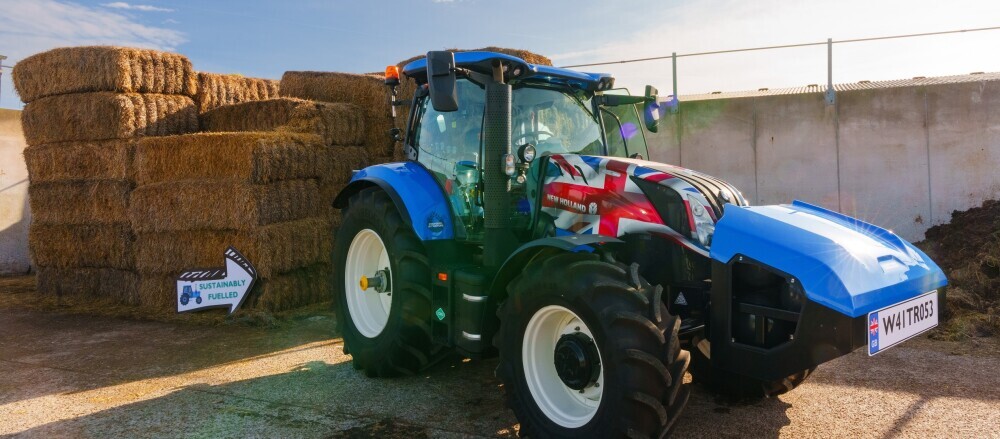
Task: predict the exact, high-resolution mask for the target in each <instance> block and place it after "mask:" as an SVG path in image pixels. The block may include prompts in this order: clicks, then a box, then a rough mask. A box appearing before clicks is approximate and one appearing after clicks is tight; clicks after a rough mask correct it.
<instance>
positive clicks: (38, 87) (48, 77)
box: [13, 47, 198, 303]
mask: <svg viewBox="0 0 1000 439" xmlns="http://www.w3.org/2000/svg"><path fill="white" fill-rule="evenodd" d="M13 77H14V84H15V87H16V88H17V91H18V93H19V94H20V95H21V98H22V99H23V100H24V101H25V102H27V105H26V106H25V109H24V112H23V113H22V120H21V122H22V126H23V129H24V135H25V139H26V140H27V143H28V144H29V147H28V148H27V149H25V152H24V156H25V162H26V164H27V167H28V175H29V196H30V203H31V210H32V220H33V222H32V225H31V230H30V233H29V246H30V248H31V252H32V258H33V260H34V265H35V267H36V268H37V270H38V276H37V282H38V289H39V291H40V292H42V293H49V294H92V295H101V296H111V297H113V298H116V299H118V300H119V301H122V302H127V303H136V301H137V297H136V295H135V287H136V285H137V276H136V274H135V272H134V269H135V257H134V251H135V247H134V243H135V234H134V232H133V231H132V227H131V225H130V222H129V216H128V207H129V199H130V196H131V191H132V189H133V187H134V186H135V182H134V178H133V174H134V173H133V170H132V161H133V157H134V153H135V148H136V145H137V139H138V138H139V137H144V136H162V135H173V134H181V133H187V132H193V131H196V130H197V128H198V112H197V107H195V104H194V101H193V100H192V97H193V96H194V95H195V94H196V92H197V87H198V84H197V77H196V75H195V74H194V71H193V70H192V68H191V62H190V61H188V59H187V58H185V57H183V56H181V55H176V54H170V53H163V52H157V51H152V50H145V49H130V48H118V47H74V48H62V49H55V50H51V51H48V52H45V53H40V54H37V55H34V56H32V57H29V58H27V59H25V60H23V61H21V62H19V63H18V64H17V66H16V67H15V68H14V72H13Z"/></svg>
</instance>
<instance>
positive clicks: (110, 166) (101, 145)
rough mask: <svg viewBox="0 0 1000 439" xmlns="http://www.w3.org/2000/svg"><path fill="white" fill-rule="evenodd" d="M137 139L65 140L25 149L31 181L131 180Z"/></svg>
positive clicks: (25, 159)
mask: <svg viewBox="0 0 1000 439" xmlns="http://www.w3.org/2000/svg"><path fill="white" fill-rule="evenodd" d="M134 152H135V140H134V139H115V140H99V141H90V142H62V143H48V144H45V145H37V146H29V147H27V148H25V150H24V161H25V163H26V164H27V166H28V178H29V179H30V181H31V183H32V184H35V183H44V182H55V181H78V180H130V179H131V178H132V177H131V173H132V172H131V170H132V155H133V154H134Z"/></svg>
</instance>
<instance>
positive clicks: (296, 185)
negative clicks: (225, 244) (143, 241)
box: [129, 180, 325, 232]
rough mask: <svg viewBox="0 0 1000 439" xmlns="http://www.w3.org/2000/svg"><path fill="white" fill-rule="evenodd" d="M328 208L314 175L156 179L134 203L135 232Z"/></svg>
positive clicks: (220, 225)
mask: <svg viewBox="0 0 1000 439" xmlns="http://www.w3.org/2000/svg"><path fill="white" fill-rule="evenodd" d="M323 213H325V211H324V210H323V206H322V204H321V203H320V200H319V187H318V185H317V182H316V181H315V180H287V181H280V182H276V183H270V184H266V185H254V184H248V183H244V182H239V181H232V180H227V181H216V180H186V181H180V182H164V183H155V184H150V185H144V186H139V187H136V188H135V190H133V191H132V195H131V201H130V203H129V218H130V219H131V222H132V225H133V227H135V230H136V232H152V231H170V230H174V231H176V230H245V229H252V228H254V227H257V226H264V225H268V224H274V223H279V222H282V221H292V220H297V219H302V218H311V217H315V216H319V215H321V214H323Z"/></svg>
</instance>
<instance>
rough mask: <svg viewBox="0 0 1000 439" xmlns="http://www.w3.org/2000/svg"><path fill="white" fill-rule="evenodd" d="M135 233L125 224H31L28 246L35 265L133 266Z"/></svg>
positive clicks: (58, 266)
mask: <svg viewBox="0 0 1000 439" xmlns="http://www.w3.org/2000/svg"><path fill="white" fill-rule="evenodd" d="M134 241H135V236H134V235H133V234H132V229H131V228H130V227H129V225H128V224H100V225H52V224H39V223H32V224H31V227H30V231H29V233H28V245H29V247H30V248H31V254H32V259H33V260H34V263H35V265H36V266H41V267H51V268H87V267H90V268H116V269H121V270H131V269H132V268H134V265H135V263H134V255H133V247H132V245H133V243H134Z"/></svg>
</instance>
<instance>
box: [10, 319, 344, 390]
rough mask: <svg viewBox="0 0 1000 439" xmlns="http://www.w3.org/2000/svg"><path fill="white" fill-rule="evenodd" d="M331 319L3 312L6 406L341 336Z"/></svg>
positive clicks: (172, 373)
mask: <svg viewBox="0 0 1000 439" xmlns="http://www.w3.org/2000/svg"><path fill="white" fill-rule="evenodd" d="M334 326H335V322H334V318H333V317H332V316H317V317H315V318H312V319H310V318H304V319H302V321H301V322H289V323H287V324H282V325H281V326H279V327H271V328H264V327H248V326H240V325H222V326H205V325H185V324H181V323H162V322H150V321H135V320H125V319H119V318H110V317H95V316H87V315H70V314H57V313H47V312H38V311H29V310H21V309H3V310H2V312H0V327H2V328H4V330H3V335H0V375H2V376H3V379H2V380H0V408H2V407H3V406H5V405H8V404H12V403H16V402H18V401H24V400H31V399H35V398H41V397H45V396H49V395H73V394H76V393H81V392H87V391H89V390H93V389H100V388H105V387H111V386H115V385H119V384H125V383H133V382H141V381H143V380H150V379H157V378H162V377H171V376H176V375H182V374H185V373H189V372H194V371H199V370H203V369H208V368H212V367H217V366H220V365H225V364H229V363H235V362H239V361H241V360H244V359H248V358H254V357H267V356H269V355H275V354H276V353H279V352H287V351H288V350H294V349H296V348H297V347H300V346H303V345H307V344H310V343H316V342H324V341H325V342H329V343H333V344H337V343H340V342H339V339H335V338H334V337H336V331H335V328H334Z"/></svg>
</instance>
